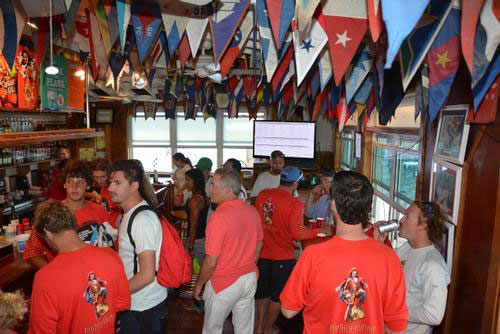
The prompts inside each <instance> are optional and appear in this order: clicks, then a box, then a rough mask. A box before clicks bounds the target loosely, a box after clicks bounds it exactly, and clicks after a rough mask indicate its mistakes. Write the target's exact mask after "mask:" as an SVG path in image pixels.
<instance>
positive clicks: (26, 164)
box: [0, 159, 55, 170]
mask: <svg viewBox="0 0 500 334" xmlns="http://www.w3.org/2000/svg"><path fill="white" fill-rule="evenodd" d="M52 160H54V161H55V159H49V160H40V161H32V162H26V163H22V164H17V165H10V166H2V167H0V170H5V169H11V168H17V167H23V166H31V165H34V164H44V163H50V162H51V161H52Z"/></svg>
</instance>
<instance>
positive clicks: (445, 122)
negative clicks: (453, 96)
mask: <svg viewBox="0 0 500 334" xmlns="http://www.w3.org/2000/svg"><path fill="white" fill-rule="evenodd" d="M468 109H469V106H468V105H457V106H447V107H446V108H444V109H443V111H442V112H441V115H440V118H439V126H438V132H437V140H436V146H435V148H434V155H435V156H437V157H440V158H442V159H444V160H447V161H450V162H453V163H456V164H460V165H462V164H463V163H464V157H465V148H466V147H467V138H468V135H469V124H467V122H466V121H465V120H466V119H467V110H468Z"/></svg>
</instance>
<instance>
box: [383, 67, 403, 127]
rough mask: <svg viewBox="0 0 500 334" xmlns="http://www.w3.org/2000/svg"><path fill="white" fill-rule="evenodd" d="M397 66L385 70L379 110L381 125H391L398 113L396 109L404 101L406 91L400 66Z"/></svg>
mask: <svg viewBox="0 0 500 334" xmlns="http://www.w3.org/2000/svg"><path fill="white" fill-rule="evenodd" d="M397 65H398V66H393V67H391V68H389V69H387V70H384V87H383V88H382V94H381V97H380V99H381V101H380V108H377V109H378V111H379V123H380V125H387V123H389V121H390V120H391V117H392V116H394V114H395V113H396V108H397V107H398V106H399V104H400V103H401V101H402V100H403V96H404V90H403V83H402V82H401V70H400V67H399V64H397Z"/></svg>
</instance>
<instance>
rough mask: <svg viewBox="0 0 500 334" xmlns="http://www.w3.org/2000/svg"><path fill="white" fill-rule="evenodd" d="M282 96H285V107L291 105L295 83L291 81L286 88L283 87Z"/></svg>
mask: <svg viewBox="0 0 500 334" xmlns="http://www.w3.org/2000/svg"><path fill="white" fill-rule="evenodd" d="M281 96H283V102H284V103H285V106H287V105H288V103H290V100H291V99H292V96H293V82H292V81H289V82H288V83H287V84H286V85H285V87H283V90H282V91H281Z"/></svg>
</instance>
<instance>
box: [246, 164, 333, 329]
mask: <svg viewBox="0 0 500 334" xmlns="http://www.w3.org/2000/svg"><path fill="white" fill-rule="evenodd" d="M301 178H302V172H301V171H300V169H298V168H297V167H294V166H288V167H285V168H283V170H282V171H281V176H280V186H279V187H278V188H274V189H266V190H262V191H261V192H260V193H259V195H258V196H257V200H256V202H255V207H256V208H257V210H258V211H259V214H260V217H261V222H262V226H263V230H264V246H263V248H262V253H261V256H260V259H259V262H258V264H257V265H258V268H259V280H258V283H257V292H256V294H255V299H256V305H257V330H256V333H258V334H260V333H270V332H271V331H272V326H273V324H274V322H275V321H276V319H277V318H278V315H279V313H280V309H281V304H280V300H279V296H280V293H281V290H283V287H284V286H285V283H286V281H287V280H288V277H289V276H290V273H291V272H292V269H293V266H294V265H295V253H294V250H295V249H294V248H295V247H294V244H293V240H304V239H311V238H315V237H316V234H318V233H319V232H324V233H326V234H328V235H330V234H331V231H330V228H329V227H324V228H322V229H319V228H315V229H309V228H306V227H305V226H304V203H303V202H302V201H301V200H299V199H298V198H294V197H293V195H292V194H293V192H294V191H295V190H297V187H298V185H299V181H300V179H301Z"/></svg>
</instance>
